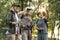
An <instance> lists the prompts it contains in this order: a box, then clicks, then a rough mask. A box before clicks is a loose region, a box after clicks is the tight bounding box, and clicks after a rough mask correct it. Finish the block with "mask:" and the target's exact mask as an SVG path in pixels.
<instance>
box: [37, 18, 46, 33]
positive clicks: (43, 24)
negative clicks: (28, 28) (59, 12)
mask: <svg viewBox="0 0 60 40" xmlns="http://www.w3.org/2000/svg"><path fill="white" fill-rule="evenodd" d="M36 24H37V27H38V28H44V30H43V31H42V30H38V32H39V33H47V27H46V23H45V22H44V20H43V19H38V20H37V22H36Z"/></svg>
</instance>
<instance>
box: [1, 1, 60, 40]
mask: <svg viewBox="0 0 60 40" xmlns="http://www.w3.org/2000/svg"><path fill="white" fill-rule="evenodd" d="M13 3H18V4H19V5H20V11H23V10H24V9H25V7H27V6H30V7H31V8H32V10H31V12H30V13H31V17H32V18H33V21H34V22H36V19H37V16H36V14H37V12H38V11H39V10H40V9H42V11H45V10H47V14H48V40H60V0H0V40H7V38H6V34H5V32H6V29H7V26H6V16H7V14H8V12H9V11H10V8H11V5H12V4H13ZM37 32H38V31H37V30H36V29H34V28H32V40H37Z"/></svg>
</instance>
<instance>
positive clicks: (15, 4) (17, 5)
mask: <svg viewBox="0 0 60 40" xmlns="http://www.w3.org/2000/svg"><path fill="white" fill-rule="evenodd" d="M15 6H16V7H20V5H19V4H17V3H14V4H12V7H15Z"/></svg>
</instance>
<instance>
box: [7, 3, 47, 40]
mask: <svg viewBox="0 0 60 40" xmlns="http://www.w3.org/2000/svg"><path fill="white" fill-rule="evenodd" d="M19 7H20V5H19V4H16V3H14V4H12V7H11V9H10V12H9V14H8V15H7V18H6V24H7V27H8V31H7V32H6V34H8V35H7V38H8V40H32V27H33V26H34V29H37V30H38V39H37V40H48V36H47V17H46V18H45V17H44V18H43V13H45V12H38V13H37V16H38V19H37V21H36V23H34V22H33V20H32V17H31V16H30V10H31V8H29V7H27V8H26V9H25V11H22V12H20V11H19Z"/></svg>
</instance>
